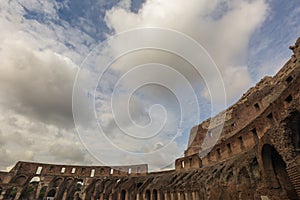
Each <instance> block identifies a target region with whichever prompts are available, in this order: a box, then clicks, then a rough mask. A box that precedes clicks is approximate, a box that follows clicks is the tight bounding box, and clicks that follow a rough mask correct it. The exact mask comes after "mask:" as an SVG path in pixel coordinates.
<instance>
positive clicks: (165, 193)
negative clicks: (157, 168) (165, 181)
mask: <svg viewBox="0 0 300 200" xmlns="http://www.w3.org/2000/svg"><path fill="white" fill-rule="evenodd" d="M164 196H165V200H170V199H169V197H168V192H164Z"/></svg>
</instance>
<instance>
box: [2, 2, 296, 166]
mask: <svg viewBox="0 0 300 200" xmlns="http://www.w3.org/2000/svg"><path fill="white" fill-rule="evenodd" d="M299 19H300V2H299V1H296V0H295V1H289V3H286V1H283V0H190V1H183V0H172V1H171V0H144V1H140V0H112V1H109V2H107V1H104V0H86V1H81V0H47V1H36V0H9V1H1V2H0V27H1V31H0V59H1V65H0V152H1V155H2V156H1V160H0V170H8V169H10V168H11V167H12V166H13V165H14V164H15V163H16V162H17V161H19V160H23V161H34V162H47V163H63V164H81V165H127V164H138V163H148V164H149V168H150V170H162V169H166V168H172V167H173V163H174V160H175V159H176V158H178V157H181V156H182V155H183V151H184V150H185V149H186V148H187V145H188V139H189V131H190V129H191V127H193V126H195V125H196V124H198V123H200V122H201V121H203V120H205V119H206V118H208V117H210V116H213V115H215V114H217V113H218V112H220V111H222V110H223V109H225V108H226V107H228V106H230V105H232V104H233V103H234V102H236V101H237V100H238V99H239V98H240V97H241V96H242V94H243V93H245V92H246V91H247V89H249V88H250V87H251V86H253V85H254V84H255V83H256V82H258V81H259V80H260V79H261V78H263V77H264V76H267V75H268V76H272V75H274V74H275V73H276V72H277V71H278V70H279V69H280V68H281V67H282V66H283V64H284V63H285V62H286V61H287V60H288V59H289V58H290V56H291V53H292V52H291V51H290V50H289V49H288V47H289V46H290V45H293V44H294V42H295V41H296V39H297V38H298V37H299V33H300V24H299Z"/></svg>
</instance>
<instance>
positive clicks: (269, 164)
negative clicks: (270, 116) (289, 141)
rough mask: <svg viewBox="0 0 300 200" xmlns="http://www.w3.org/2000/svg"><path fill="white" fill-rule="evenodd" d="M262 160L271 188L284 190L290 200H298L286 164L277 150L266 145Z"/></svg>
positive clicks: (263, 149)
mask: <svg viewBox="0 0 300 200" xmlns="http://www.w3.org/2000/svg"><path fill="white" fill-rule="evenodd" d="M262 159H263V167H264V174H265V179H266V180H268V181H267V182H268V185H269V187H271V188H275V189H279V188H282V189H283V190H284V191H285V192H286V194H287V196H288V197H289V199H298V197H297V194H296V191H295V188H294V187H293V184H292V183H291V181H290V179H289V177H288V174H287V171H286V163H285V162H284V160H283V159H282V157H281V156H280V155H279V153H278V152H277V151H276V149H275V148H274V147H273V146H271V145H269V144H265V145H264V146H263V148H262Z"/></svg>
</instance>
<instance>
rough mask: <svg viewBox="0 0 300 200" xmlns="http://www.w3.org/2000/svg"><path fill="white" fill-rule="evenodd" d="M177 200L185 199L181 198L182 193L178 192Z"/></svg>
mask: <svg viewBox="0 0 300 200" xmlns="http://www.w3.org/2000/svg"><path fill="white" fill-rule="evenodd" d="M177 200H183V199H182V198H181V192H177Z"/></svg>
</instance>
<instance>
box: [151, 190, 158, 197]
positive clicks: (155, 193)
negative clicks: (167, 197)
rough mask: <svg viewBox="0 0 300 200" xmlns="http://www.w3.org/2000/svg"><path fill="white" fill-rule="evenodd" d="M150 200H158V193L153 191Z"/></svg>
mask: <svg viewBox="0 0 300 200" xmlns="http://www.w3.org/2000/svg"><path fill="white" fill-rule="evenodd" d="M152 200H158V192H157V190H156V189H154V190H153V192H152Z"/></svg>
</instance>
